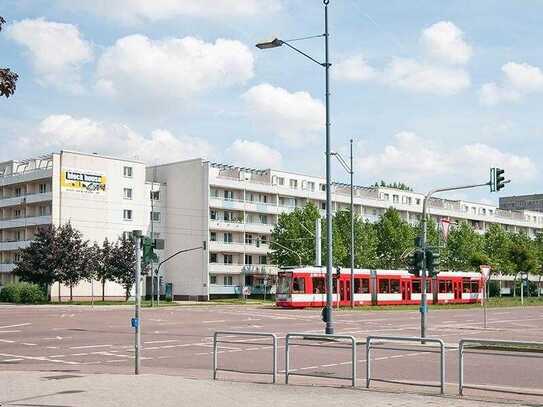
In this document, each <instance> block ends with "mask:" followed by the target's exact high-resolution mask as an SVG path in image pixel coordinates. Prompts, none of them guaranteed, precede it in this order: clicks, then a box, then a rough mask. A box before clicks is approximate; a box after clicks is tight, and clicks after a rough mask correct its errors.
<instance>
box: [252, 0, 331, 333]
mask: <svg viewBox="0 0 543 407" xmlns="http://www.w3.org/2000/svg"><path fill="white" fill-rule="evenodd" d="M329 3H330V0H323V5H324V34H319V35H314V36H311V37H304V38H297V39H293V40H286V41H284V40H280V39H279V38H275V39H274V40H272V41H268V42H262V43H259V44H256V47H257V48H258V49H270V48H277V47H281V46H283V45H285V46H287V47H289V48H290V49H292V50H294V51H296V52H297V53H299V54H301V55H303V56H305V57H306V58H308V59H309V60H311V61H313V62H315V63H316V64H318V65H320V66H321V67H323V68H324V71H325V100H326V102H325V104H326V256H327V261H326V307H325V308H324V310H323V319H324V321H325V322H326V328H325V333H326V334H333V333H334V324H333V319H332V284H333V283H332V268H333V266H332V195H331V194H332V191H331V173H330V66H331V64H330V62H329V48H328V38H329V34H328V4H329ZM318 37H324V62H320V61H318V60H316V59H315V58H313V57H311V56H309V55H308V54H306V53H305V52H303V51H301V50H299V49H298V48H296V47H294V46H293V45H291V44H290V42H293V41H298V40H305V39H309V38H318Z"/></svg>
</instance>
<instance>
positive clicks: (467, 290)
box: [462, 280, 471, 293]
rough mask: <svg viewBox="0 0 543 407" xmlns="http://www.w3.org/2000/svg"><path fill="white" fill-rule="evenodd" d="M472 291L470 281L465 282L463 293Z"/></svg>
mask: <svg viewBox="0 0 543 407" xmlns="http://www.w3.org/2000/svg"><path fill="white" fill-rule="evenodd" d="M470 291H471V287H470V282H469V280H464V282H463V284H462V292H463V293H469V292H470Z"/></svg>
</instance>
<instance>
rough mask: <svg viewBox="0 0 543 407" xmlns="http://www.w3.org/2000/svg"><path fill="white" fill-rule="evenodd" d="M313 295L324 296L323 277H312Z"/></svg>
mask: <svg viewBox="0 0 543 407" xmlns="http://www.w3.org/2000/svg"><path fill="white" fill-rule="evenodd" d="M311 280H312V283H313V294H324V293H325V292H326V289H325V288H324V287H325V285H324V277H313V278H312V279H311Z"/></svg>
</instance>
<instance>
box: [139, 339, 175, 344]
mask: <svg viewBox="0 0 543 407" xmlns="http://www.w3.org/2000/svg"><path fill="white" fill-rule="evenodd" d="M168 342H177V339H168V340H164V341H146V342H143V343H168Z"/></svg>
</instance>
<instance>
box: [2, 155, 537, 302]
mask: <svg viewBox="0 0 543 407" xmlns="http://www.w3.org/2000/svg"><path fill="white" fill-rule="evenodd" d="M78 174H79V175H78ZM80 174H87V175H89V177H88V178H89V179H90V180H91V181H95V182H94V184H93V183H92V182H91V184H90V185H87V187H86V188H84V190H81V188H82V187H81V185H80V184H77V182H76V184H75V186H74V185H73V184H72V183H70V182H68V181H71V179H73V178H78V177H80V176H81V175H80ZM92 176H97V177H100V178H99V180H98V178H96V177H92ZM67 178H68V179H67ZM95 184H97V185H95ZM89 189H90V190H89ZM325 199H326V198H325V180H324V178H322V177H313V176H306V175H301V174H295V173H290V172H284V171H277V170H272V169H251V168H243V167H235V166H229V165H222V164H216V163H211V162H209V161H205V160H203V159H194V160H188V161H181V162H176V163H169V164H164V165H156V166H148V167H145V165H144V164H143V163H141V162H134V161H127V160H122V159H115V158H109V157H102V156H98V155H94V154H81V153H73V152H61V153H56V154H52V155H49V156H45V157H40V158H36V159H32V160H25V161H9V162H6V163H0V277H1V280H0V281H2V282H6V281H10V280H11V279H12V278H13V277H12V276H11V275H10V274H9V272H10V271H11V270H12V269H13V267H14V264H13V263H14V260H15V258H16V253H17V249H18V248H19V247H24V246H25V245H27V244H28V243H29V241H30V239H31V238H32V235H33V233H34V231H35V230H36V227H38V226H39V225H42V224H48V223H52V224H55V225H59V224H62V223H64V222H68V221H70V222H71V223H72V224H73V225H74V226H75V227H76V228H77V229H79V230H81V231H82V232H83V234H84V235H85V237H86V238H87V239H89V240H90V241H98V242H101V241H103V239H104V238H105V237H108V238H109V239H116V238H117V237H118V236H119V235H121V234H122V233H124V232H129V231H131V230H134V229H139V230H142V231H143V232H144V234H146V235H148V236H153V237H154V238H158V239H164V242H165V249H164V251H161V252H160V253H159V260H163V259H165V258H167V257H169V256H171V255H173V254H175V253H176V252H177V251H179V250H182V249H188V248H197V247H200V246H202V242H204V241H205V242H206V247H207V249H208V250H206V251H204V250H194V251H191V252H187V253H183V254H180V255H178V256H175V257H173V258H172V259H171V260H169V261H168V262H167V263H164V264H163V265H162V266H161V269H160V270H161V275H163V283H171V284H172V291H173V295H174V298H175V299H198V300H207V299H209V296H210V295H211V296H213V295H217V296H218V295H234V294H239V293H240V287H241V286H248V287H250V288H251V292H252V293H255V294H257V293H258V294H260V293H263V290H264V289H266V290H267V292H270V291H273V287H271V285H272V284H270V283H271V282H272V281H273V276H275V275H276V274H277V267H276V266H275V265H273V264H270V263H271V261H270V257H269V255H268V252H269V246H268V242H269V241H270V236H271V231H272V229H273V226H274V224H275V223H276V222H277V219H278V216H279V214H281V213H283V212H287V211H292V210H293V209H294V208H296V207H303V206H304V205H305V204H306V203H308V202H312V203H314V204H315V205H316V206H317V207H318V208H320V209H321V211H322V213H323V214H324V209H325V206H324V205H325ZM332 200H333V208H332V210H333V211H337V210H342V209H349V204H350V186H349V185H345V184H340V183H335V184H334V185H333V191H332ZM422 200H423V194H419V193H415V192H409V191H401V190H397V189H391V188H382V187H375V188H374V187H371V188H368V187H356V188H355V198H354V210H355V212H356V213H357V214H359V215H360V216H362V217H363V218H364V219H366V220H369V221H377V220H378V219H379V217H380V215H382V214H383V213H384V211H385V210H386V209H387V208H389V207H394V208H396V209H397V210H399V211H400V214H401V216H402V217H403V219H405V220H406V221H408V222H410V223H412V224H418V222H419V221H420V218H421V213H422ZM429 213H430V214H431V216H432V217H434V218H435V219H436V221H438V222H439V221H441V220H444V219H445V220H448V221H450V222H451V223H455V222H459V221H461V220H466V221H468V222H469V223H470V224H471V225H472V226H473V227H474V228H475V229H476V230H477V231H479V232H481V233H484V231H485V230H486V229H487V228H488V226H489V225H490V224H492V223H499V224H501V225H503V226H504V227H505V228H506V230H510V231H514V232H521V231H522V232H526V233H528V234H529V235H532V236H533V235H535V233H537V232H539V231H541V230H542V229H543V213H541V212H531V211H506V210H501V209H498V208H497V207H495V206H492V205H486V204H479V203H473V202H465V201H455V200H446V199H438V198H436V199H433V200H432V201H431V202H430V205H429ZM257 242H259V244H257ZM265 280H266V281H267V282H268V283H267V284H266V286H265V285H264V281H265ZM108 287H109V288H108V290H109V291H108V293H107V294H106V295H108V296H119V295H120V294H119V293H120V291H119V290H120V288H119V287H115V285H114V284H112V285H111V286H108ZM61 290H63V291H62V292H64V293H66V295H67V289H66V288H62V289H61ZM74 292H75V291H74ZM147 292H148V293H149V288H147ZM54 293H55V291H54V290H53V295H54ZM63 295H64V294H63ZM77 295H78V296H80V297H88V296H89V295H90V288H89V284H82V285H81V287H78V289H77ZM95 295H96V296H101V292H100V291H99V290H98V292H96V289H95Z"/></svg>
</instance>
